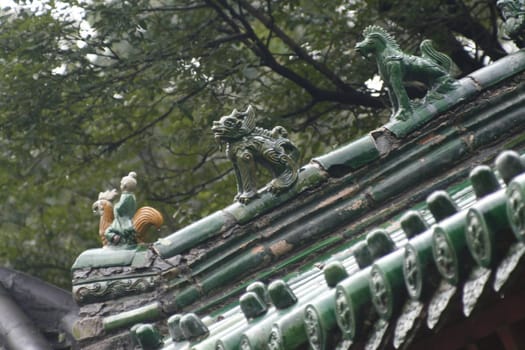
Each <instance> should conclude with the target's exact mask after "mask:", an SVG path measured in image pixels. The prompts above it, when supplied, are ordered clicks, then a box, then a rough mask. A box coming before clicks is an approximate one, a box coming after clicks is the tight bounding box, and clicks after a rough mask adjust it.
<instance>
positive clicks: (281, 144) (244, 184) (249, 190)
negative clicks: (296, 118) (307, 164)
mask: <svg viewBox="0 0 525 350" xmlns="http://www.w3.org/2000/svg"><path fill="white" fill-rule="evenodd" d="M211 130H212V131H213V134H214V136H215V139H216V140H217V141H218V142H219V143H220V144H221V145H222V144H225V145H226V155H227V156H228V158H229V159H230V160H231V161H232V163H233V170H234V172H235V178H236V180H237V195H236V196H235V198H234V200H235V201H239V202H241V203H243V204H246V203H248V202H250V201H251V200H252V199H254V198H255V197H257V185H256V181H255V180H256V179H255V173H256V164H260V165H262V166H263V167H265V168H267V169H268V170H269V171H270V172H271V173H272V176H273V179H272V181H270V183H269V184H268V188H269V191H270V192H272V193H279V192H282V191H285V190H286V189H288V188H290V187H291V186H292V185H293V184H294V183H295V182H296V181H297V177H298V166H297V161H298V159H299V150H298V149H297V147H296V146H295V145H294V144H293V143H292V142H291V141H290V140H289V139H288V132H287V131H286V129H285V128H284V127H282V126H276V127H274V128H273V129H272V130H266V129H263V128H259V127H257V126H256V125H255V110H254V109H253V107H252V106H249V107H248V109H246V111H244V112H238V111H237V110H236V109H234V110H233V112H232V113H231V114H230V115H226V116H223V117H221V118H220V119H219V120H216V121H214V122H213V126H212V128H211Z"/></svg>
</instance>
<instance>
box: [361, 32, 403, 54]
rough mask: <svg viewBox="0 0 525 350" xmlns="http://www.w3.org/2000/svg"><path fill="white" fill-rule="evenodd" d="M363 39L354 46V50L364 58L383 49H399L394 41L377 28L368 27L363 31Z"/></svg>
mask: <svg viewBox="0 0 525 350" xmlns="http://www.w3.org/2000/svg"><path fill="white" fill-rule="evenodd" d="M363 36H364V39H363V40H362V41H360V42H358V43H357V44H356V45H355V49H356V51H357V52H359V53H360V54H361V55H362V56H364V57H369V56H373V55H375V54H376V53H378V52H381V50H384V49H385V47H391V48H394V49H399V45H398V44H397V42H396V41H395V39H394V38H393V37H392V36H391V35H390V34H389V33H388V32H387V31H386V30H384V29H383V28H381V27H379V26H375V25H372V26H368V27H366V28H365V30H363Z"/></svg>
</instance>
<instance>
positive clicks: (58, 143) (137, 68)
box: [0, 0, 513, 288]
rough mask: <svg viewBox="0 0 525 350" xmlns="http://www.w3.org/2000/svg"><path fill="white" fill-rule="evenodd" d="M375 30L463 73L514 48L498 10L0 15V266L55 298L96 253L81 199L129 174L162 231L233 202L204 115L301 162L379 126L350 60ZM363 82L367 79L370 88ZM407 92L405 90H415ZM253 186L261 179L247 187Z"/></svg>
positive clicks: (54, 9) (410, 4)
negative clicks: (228, 119) (271, 139)
mask: <svg viewBox="0 0 525 350" xmlns="http://www.w3.org/2000/svg"><path fill="white" fill-rule="evenodd" d="M370 24H379V25H382V26H384V27H385V28H387V29H388V30H389V31H390V32H392V33H393V34H394V35H395V36H396V38H397V39H398V41H399V42H400V45H401V47H402V48H404V50H405V51H407V52H411V53H415V52H416V51H417V47H418V45H419V43H420V42H421V40H422V39H424V38H430V39H432V40H433V41H434V43H435V46H436V47H437V48H439V49H440V50H441V51H443V52H446V53H447V54H449V55H450V56H451V57H452V58H453V60H454V61H455V62H456V64H457V65H458V67H459V68H460V70H461V73H460V75H466V74H468V73H470V72H472V71H473V70H475V69H478V68H480V67H482V66H483V65H486V64H489V63H490V62H491V61H494V60H496V59H498V58H500V57H502V56H503V55H505V54H506V53H507V52H508V51H509V50H512V49H513V48H512V47H511V46H510V45H507V44H508V43H506V42H505V40H504V39H503V38H502V36H503V34H502V33H501V30H500V26H501V18H500V14H499V11H498V9H497V7H496V0H488V1H487V0H484V1H481V0H412V1H401V0H370V1H364V0H325V1H311V0H280V1H272V0H171V1H170V0H157V1H155V0H150V1H146V0H126V1H120V0H107V1H98V0H92V1H81V0H78V1H73V0H70V1H67V2H60V1H51V0H49V1H18V2H17V3H16V6H10V7H8V6H4V7H2V8H1V9H0V25H1V28H2V30H1V31H0V76H1V77H2V78H1V79H0V105H1V108H0V164H1V167H0V187H1V190H0V218H1V219H0V239H1V242H2V244H1V245H0V264H3V265H7V266H11V267H14V268H17V269H20V270H23V271H26V272H28V273H31V274H33V275H36V276H40V277H42V278H44V279H46V280H48V281H51V282H52V283H55V284H57V285H60V286H63V287H66V288H68V287H69V284H70V274H69V270H70V266H71V264H72V263H73V261H74V259H75V257H76V256H77V255H78V254H79V253H80V252H82V251H83V250H85V249H88V248H92V247H97V246H99V242H98V237H97V231H98V218H96V217H94V216H92V215H91V213H90V211H91V203H92V202H93V201H95V200H96V199H97V196H98V192H100V191H103V190H107V189H111V188H118V184H119V181H120V178H121V177H122V176H124V175H126V174H127V173H128V172H129V171H131V170H134V171H136V172H137V173H138V180H139V186H138V191H137V199H138V202H139V203H138V204H139V205H151V206H154V207H157V208H159V209H160V210H161V211H162V212H163V213H164V216H165V218H166V223H165V226H164V227H163V229H162V232H161V233H160V234H161V235H166V234H169V233H171V232H174V231H175V230H177V229H179V228H181V227H183V226H185V225H187V224H189V223H191V222H192V221H195V220H197V219H199V218H201V217H203V216H206V215H208V214H210V213H212V212H214V211H216V210H219V209H221V208H223V207H224V206H226V205H228V204H229V203H231V201H232V199H233V196H234V194H235V193H234V192H235V185H234V178H233V173H232V171H231V164H230V163H229V162H228V160H227V159H226V158H225V155H224V153H223V152H221V150H219V147H218V145H217V144H216V143H215V142H214V139H213V135H212V134H211V131H210V126H211V124H212V121H213V120H215V119H217V118H218V117H220V116H221V115H225V114H229V113H230V112H231V110H232V109H233V108H237V109H244V108H246V107H247V105H248V104H252V105H253V106H254V107H255V108H256V110H257V118H258V124H259V125H260V126H263V127H267V128H272V127H273V126H275V125H277V124H279V125H283V126H285V127H286V128H287V129H288V130H289V131H290V133H291V138H292V139H293V140H294V141H295V142H296V144H297V145H298V146H299V148H300V149H301V151H302V163H307V162H308V161H309V160H310V159H311V158H312V157H314V156H316V155H320V154H323V153H325V152H327V151H329V150H331V149H333V148H335V147H337V146H338V145H341V144H344V143H347V142H349V141H350V140H352V139H354V138H355V137H357V136H359V135H362V134H363V133H366V132H367V131H369V130H371V129H373V128H375V127H377V126H379V125H381V124H383V123H384V122H385V121H386V120H387V118H388V115H389V107H388V103H387V98H386V95H385V91H384V90H382V89H374V88H373V87H374V86H378V85H377V84H375V85H374V84H369V83H368V84H365V82H367V81H369V80H370V79H372V78H373V77H374V74H375V72H376V68H375V63H374V62H368V61H366V60H363V59H361V58H360V57H358V56H357V55H356V53H355V52H354V50H353V47H354V45H355V43H356V42H357V41H359V40H360V39H361V32H362V30H363V29H364V28H365V27H366V26H367V25H370ZM374 80H375V81H377V77H376V78H375V79H374ZM414 93H415V94H416V95H417V93H418V92H417V91H415V92H414ZM261 185H262V183H261Z"/></svg>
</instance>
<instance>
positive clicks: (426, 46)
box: [419, 39, 456, 75]
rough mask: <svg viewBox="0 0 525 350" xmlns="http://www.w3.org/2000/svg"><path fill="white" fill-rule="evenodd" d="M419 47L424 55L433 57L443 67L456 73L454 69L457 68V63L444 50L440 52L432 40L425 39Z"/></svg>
mask: <svg viewBox="0 0 525 350" xmlns="http://www.w3.org/2000/svg"><path fill="white" fill-rule="evenodd" d="M419 49H420V50H421V55H422V56H423V57H425V58H429V59H431V60H432V61H434V62H436V63H437V64H438V65H440V66H441V67H443V69H445V70H446V71H447V73H449V74H451V75H454V74H453V71H454V70H455V69H456V65H455V64H454V62H453V61H452V59H451V58H450V57H448V56H447V55H445V54H444V53H443V52H439V51H438V50H436V49H434V46H433V45H432V41H431V40H428V39H427V40H423V41H422V42H421V44H420V45H419Z"/></svg>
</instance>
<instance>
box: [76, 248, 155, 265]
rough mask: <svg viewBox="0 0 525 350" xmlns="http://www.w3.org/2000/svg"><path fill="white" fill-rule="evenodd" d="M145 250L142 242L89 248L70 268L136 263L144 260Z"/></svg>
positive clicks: (146, 249)
mask: <svg viewBox="0 0 525 350" xmlns="http://www.w3.org/2000/svg"><path fill="white" fill-rule="evenodd" d="M147 251H148V247H147V246H146V245H144V244H139V245H122V246H107V247H104V248H95V249H89V250H86V251H84V252H82V253H81V254H80V255H79V256H78V257H77V259H76V260H75V262H74V263H73V266H72V267H71V270H73V271H74V270H79V269H84V268H99V267H111V266H131V265H137V264H138V263H139V262H140V261H142V260H144V256H145V255H146V254H147Z"/></svg>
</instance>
